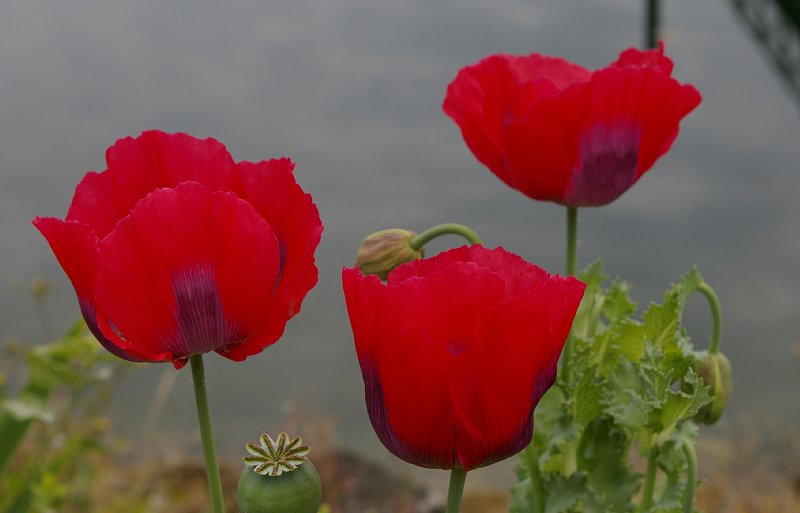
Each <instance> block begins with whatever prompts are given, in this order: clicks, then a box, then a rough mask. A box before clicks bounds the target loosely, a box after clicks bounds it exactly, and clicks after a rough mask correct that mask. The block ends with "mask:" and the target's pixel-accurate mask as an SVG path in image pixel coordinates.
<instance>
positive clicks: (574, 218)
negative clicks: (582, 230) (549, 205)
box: [567, 207, 578, 276]
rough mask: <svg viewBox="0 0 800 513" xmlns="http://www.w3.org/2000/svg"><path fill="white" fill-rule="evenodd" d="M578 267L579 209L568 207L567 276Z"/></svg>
mask: <svg viewBox="0 0 800 513" xmlns="http://www.w3.org/2000/svg"><path fill="white" fill-rule="evenodd" d="M577 267H578V207H567V276H575V272H576V270H577Z"/></svg>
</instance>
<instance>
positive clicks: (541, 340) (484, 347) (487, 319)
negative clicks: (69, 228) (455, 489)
mask: <svg viewBox="0 0 800 513" xmlns="http://www.w3.org/2000/svg"><path fill="white" fill-rule="evenodd" d="M584 287H585V285H584V284H583V283H581V282H579V281H578V280H575V279H574V278H561V277H557V276H553V277H550V278H549V279H548V280H547V281H546V282H545V283H543V284H541V286H540V287H538V288H536V289H533V290H531V291H529V292H528V293H526V294H523V295H521V296H518V297H516V298H514V299H512V300H510V301H507V302H505V303H503V304H501V305H498V306H497V307H496V308H494V309H491V310H488V311H484V312H482V313H481V314H480V315H479V316H478V320H477V328H476V333H477V335H476V338H475V343H474V345H473V346H472V347H471V348H470V352H469V353H468V354H465V355H464V357H463V358H453V359H452V360H451V364H450V376H451V378H450V379H451V382H453V383H458V386H453V387H452V390H453V402H454V405H455V412H456V414H457V417H458V419H459V420H460V425H461V426H462V428H461V429H460V430H458V431H457V432H456V433H457V436H456V445H457V447H458V458H459V460H460V462H461V465H462V466H463V467H464V468H465V469H472V468H475V467H478V466H485V465H488V464H491V463H494V462H496V461H500V460H502V459H505V458H507V457H509V456H511V455H513V454H516V453H517V452H519V451H520V450H522V449H523V448H525V447H526V446H527V445H528V443H529V442H530V439H531V435H532V432H533V409H534V407H535V406H536V404H537V403H538V401H539V399H540V398H541V396H542V395H543V394H544V392H545V391H547V389H549V388H550V386H551V385H552V384H553V382H554V380H555V376H556V367H557V363H558V358H559V356H560V354H561V349H562V348H563V345H564V342H565V341H566V339H567V336H568V334H569V330H570V327H571V325H572V320H573V318H574V316H575V312H576V311H577V308H578V305H579V304H580V301H581V298H582V296H583V291H584Z"/></svg>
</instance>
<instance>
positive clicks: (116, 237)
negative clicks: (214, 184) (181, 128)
mask: <svg viewBox="0 0 800 513" xmlns="http://www.w3.org/2000/svg"><path fill="white" fill-rule="evenodd" d="M100 263H101V267H100V268H101V271H100V279H99V280H98V285H97V293H96V295H97V304H98V310H99V312H98V317H99V318H100V320H101V321H102V322H100V327H101V329H102V330H103V332H104V333H105V334H106V336H108V337H109V338H111V339H114V338H115V337H116V338H119V339H122V340H124V341H126V342H127V344H128V345H129V346H130V347H131V349H130V350H131V351H136V352H139V353H142V354H146V355H150V356H151V358H152V359H154V360H162V361H163V360H168V361H173V362H174V363H175V365H176V366H180V365H182V364H184V363H185V360H186V359H187V358H188V357H189V356H191V355H192V354H197V353H204V352H207V351H211V350H219V349H222V348H225V347H229V346H233V345H235V344H238V343H240V342H242V341H244V340H246V339H247V338H248V337H249V336H251V335H252V334H253V333H254V332H255V331H256V330H257V329H258V328H259V327H260V325H261V323H262V322H263V320H264V312H265V311H266V309H267V306H268V303H269V301H270V297H271V292H272V290H273V289H274V287H275V281H276V279H277V277H278V270H279V265H280V251H279V249H278V243H277V240H276V238H275V235H274V233H273V232H272V229H271V228H270V226H269V224H268V223H267V222H266V221H265V220H264V219H263V218H262V217H261V216H260V215H258V213H257V212H256V211H255V209H253V207H252V206H251V205H250V204H249V203H247V202H246V201H244V200H242V199H239V198H238V197H236V196H235V195H234V194H233V193H227V192H211V191H209V190H208V189H207V188H206V187H204V186H202V185H200V184H198V183H195V182H184V183H182V184H180V185H179V186H178V187H176V188H175V189H157V190H155V191H153V192H151V193H150V194H148V195H147V196H146V197H145V198H144V199H143V200H141V201H139V203H138V204H137V205H136V207H135V208H134V209H133V210H132V212H131V213H130V215H128V216H126V217H125V218H123V219H122V220H120V222H119V223H118V224H117V226H116V228H114V230H113V231H112V232H111V233H110V234H109V235H108V236H107V237H106V238H105V239H103V240H102V241H101V243H100ZM223 354H224V353H223Z"/></svg>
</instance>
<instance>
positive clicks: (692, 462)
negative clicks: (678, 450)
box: [683, 437, 697, 513]
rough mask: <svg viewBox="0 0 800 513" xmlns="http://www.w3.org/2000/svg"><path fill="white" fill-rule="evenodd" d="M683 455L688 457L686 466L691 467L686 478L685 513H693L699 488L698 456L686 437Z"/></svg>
mask: <svg viewBox="0 0 800 513" xmlns="http://www.w3.org/2000/svg"><path fill="white" fill-rule="evenodd" d="M683 453H684V454H685V455H686V464H687V465H688V467H689V468H688V470H687V474H688V475H687V476H686V494H685V495H684V496H683V513H692V512H693V511H694V493H695V489H696V488H697V455H696V454H695V452H694V445H692V442H691V440H689V439H688V438H686V437H684V438H683Z"/></svg>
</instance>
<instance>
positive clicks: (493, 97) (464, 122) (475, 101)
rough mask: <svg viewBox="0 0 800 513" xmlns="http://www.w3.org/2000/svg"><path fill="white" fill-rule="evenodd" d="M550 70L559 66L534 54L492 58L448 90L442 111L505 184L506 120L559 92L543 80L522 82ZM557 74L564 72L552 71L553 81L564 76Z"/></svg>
mask: <svg viewBox="0 0 800 513" xmlns="http://www.w3.org/2000/svg"><path fill="white" fill-rule="evenodd" d="M526 59H527V60H526ZM564 62H565V61H564ZM554 68H559V66H558V65H556V64H555V63H551V62H550V61H549V60H547V59H545V58H540V56H537V55H533V56H530V57H529V58H519V57H514V56H510V55H493V56H490V57H487V58H485V59H483V60H481V61H480V62H478V63H477V64H475V65H472V66H467V67H465V68H463V69H462V70H461V71H459V73H458V75H457V76H456V78H455V79H454V80H453V81H452V82H451V83H450V85H449V86H448V88H447V94H446V96H445V99H444V103H443V104H442V109H443V110H444V112H445V113H446V114H447V115H448V116H450V117H451V118H452V119H453V121H455V122H456V124H457V125H458V126H459V128H461V133H462V135H463V137H464V141H465V142H466V143H467V146H468V147H469V148H470V150H472V153H474V154H475V156H476V157H477V158H478V160H479V161H480V162H481V163H483V164H484V165H485V166H486V167H488V168H489V169H490V170H491V171H492V172H494V173H495V174H496V175H497V176H498V178H500V179H501V180H503V181H504V182H506V183H509V177H508V174H507V172H506V166H505V161H504V158H503V155H502V145H501V140H502V131H503V129H504V128H505V126H506V124H507V123H508V121H509V120H510V119H512V118H514V117H516V116H519V115H521V114H523V113H525V112H526V111H527V110H528V109H529V108H530V107H531V106H532V105H534V104H535V103H536V102H537V101H538V100H539V98H541V97H544V96H547V95H550V94H553V93H555V92H557V91H558V87H557V86H556V85H555V84H554V82H553V81H551V80H549V79H548V77H543V78H542V79H540V80H536V79H534V78H527V77H532V76H534V75H536V74H537V73H539V72H543V71H547V70H550V71H553V69H554ZM559 71H563V73H561V74H559V73H555V72H554V75H555V79H554V80H557V81H559V82H560V81H562V80H566V78H565V76H566V75H567V74H568V73H567V72H566V71H565V70H560V69H559ZM518 75H522V76H518ZM562 75H563V76H562ZM523 76H524V77H526V78H523ZM509 185H511V184H510V183H509Z"/></svg>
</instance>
